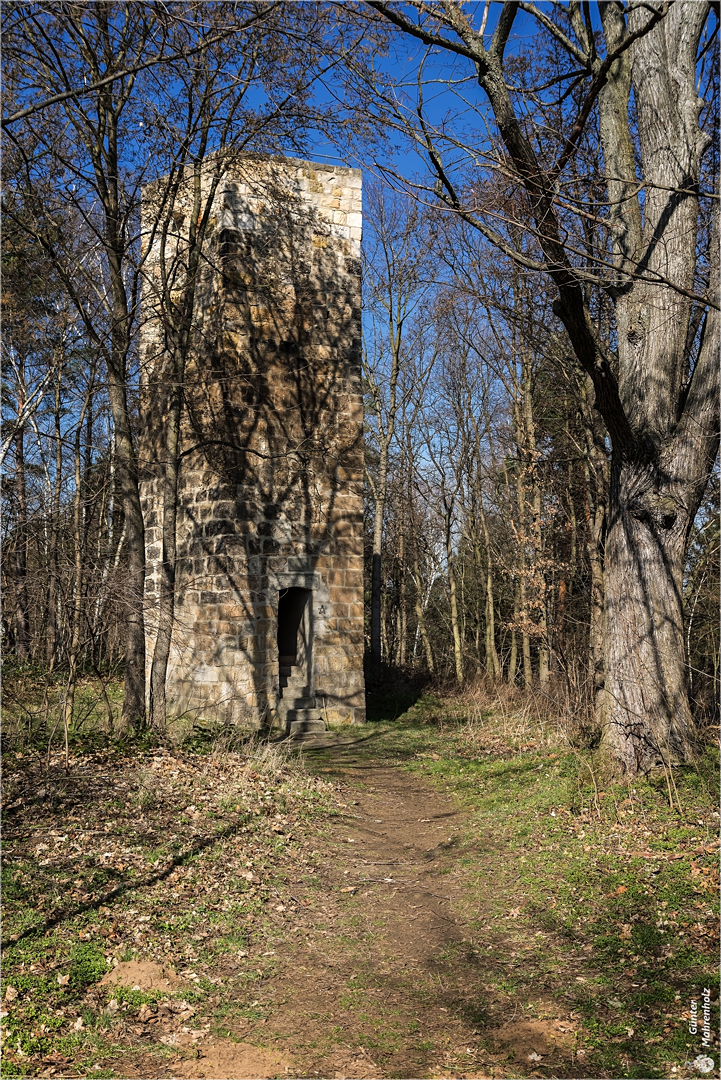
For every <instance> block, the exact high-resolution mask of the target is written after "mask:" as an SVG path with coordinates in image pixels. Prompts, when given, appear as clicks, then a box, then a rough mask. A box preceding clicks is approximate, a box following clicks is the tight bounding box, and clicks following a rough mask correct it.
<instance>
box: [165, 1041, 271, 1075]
mask: <svg viewBox="0 0 721 1080" xmlns="http://www.w3.org/2000/svg"><path fill="white" fill-rule="evenodd" d="M198 1054H199V1056H198V1058H197V1059H195V1060H191V1061H184V1062H183V1063H182V1064H181V1065H174V1066H173V1070H172V1073H171V1074H170V1075H171V1076H172V1077H173V1078H175V1077H179V1078H182V1080H265V1078H267V1077H276V1076H283V1075H285V1074H287V1073H288V1071H289V1069H290V1058H288V1057H287V1056H286V1055H285V1054H281V1053H279V1052H278V1051H276V1050H260V1049H258V1047H257V1046H249V1045H248V1044H247V1043H236V1042H232V1041H231V1040H230V1039H212V1040H209V1041H208V1042H207V1043H203V1044H202V1045H199V1046H198Z"/></svg>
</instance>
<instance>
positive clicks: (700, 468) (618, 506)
mask: <svg viewBox="0 0 721 1080" xmlns="http://www.w3.org/2000/svg"><path fill="white" fill-rule="evenodd" d="M604 7H605V5H604ZM610 7H611V6H610V5H609V8H610ZM602 14H603V15H604V29H605V31H606V35H607V39H608V41H609V44H614V43H615V42H616V41H619V40H621V39H622V38H623V35H624V33H625V32H626V31H625V29H624V27H623V25H622V21H621V22H619V20H618V18H617V15H618V13H617V12H614V11H610V10H609V11H603V12H602ZM706 16H707V5H706V4H691V3H676V4H673V5H672V6H671V9H670V11H669V13H668V14H667V16H666V17H665V18H664V19H663V21H662V22H661V23H660V24H658V25H657V26H656V27H655V28H654V29H653V30H652V31H651V33H649V34H648V35H646V37H643V38H641V39H640V40H639V41H638V42H637V43H636V44H635V45H634V47H633V52H632V57H631V63H630V65H628V64H626V65H619V66H618V70H617V71H616V72H615V73H614V75H615V78H614V79H612V80H610V81H609V85H608V87H607V88H606V89H605V90H604V94H603V96H602V99H601V108H600V116H601V134H602V139H603V145H604V153H605V155H606V158H607V163H608V164H607V167H608V168H609V171H610V173H611V175H612V176H615V177H618V178H620V180H617V181H614V182H613V183H611V184H609V194H610V195H611V196H612V198H613V197H614V196H615V197H616V198H618V200H619V203H618V205H617V206H616V208H615V209H614V211H613V215H614V217H615V219H616V220H615V221H614V224H615V225H616V238H617V239H616V247H615V257H616V265H617V267H618V270H619V271H620V274H619V279H618V288H617V290H616V293H615V297H614V299H615V309H616V322H617V332H618V354H619V360H618V367H619V394H620V399H621V403H622V405H623V409H624V412H625V416H626V417H627V419H628V421H629V423H630V426H631V429H632V432H633V436H634V438H633V440H632V441H631V440H629V439H628V438H627V439H625V440H619V439H614V446H613V456H612V465H611V486H610V496H609V523H608V534H607V539H606V552H605V620H604V621H605V678H606V694H605V697H606V701H605V717H604V719H605V734H604V741H605V745H606V747H607V748H608V750H609V752H610V755H611V759H612V761H613V763H614V765H615V766H616V767H618V768H620V769H621V770H622V771H627V772H629V773H631V774H633V773H636V772H639V771H646V770H647V769H648V768H650V767H652V766H653V765H654V764H655V763H657V762H659V761H662V760H665V761H667V762H668V761H669V760H674V759H676V760H678V759H681V760H683V759H686V758H688V757H689V755H690V752H691V746H690V743H691V737H692V731H693V726H692V716H691V708H690V704H689V696H688V685H687V669H686V657H685V648H684V632H683V572H684V563H685V554H686V545H687V540H688V535H689V531H690V528H691V525H692V523H693V519H694V516H695V514H696V511H697V509H698V506H699V504H700V500H701V497H702V495H703V490H704V488H705V486H706V482H707V478H708V475H709V472H710V469H711V467H712V464H713V459H714V457H715V454H716V449H717V445H718V443H717V430H718V365H717V358H716V355H715V353H716V350H717V347H718V346H717V341H718V311H717V309H716V308H711V309H710V310H709V312H708V315H707V319H706V323H705V326H704V337H703V341H702V344H701V348H700V352H699V355H698V359H697V363H696V367H695V370H694V371H693V372H692V374H691V376H690V380H689V381H688V383H687V388H686V390H684V382H686V380H687V379H689V376H688V367H689V360H690V357H689V346H690V344H691V343H690V342H689V340H688V338H689V332H688V331H689V323H690V319H691V314H692V312H691V302H690V300H689V299H688V296H687V294H688V293H689V292H692V291H693V288H694V279H695V267H696V239H697V235H698V221H699V207H698V197H697V195H696V190H697V184H698V178H699V175H700V164H701V155H702V154H703V152H704V149H705V148H706V146H707V144H708V137H707V136H706V135H705V134H703V133H702V132H701V131H700V130H699V127H698V117H699V113H700V109H701V106H702V102H701V101H700V99H699V98H698V94H697V91H696V85H695V77H696V49H697V45H698V40H699V36H700V33H701V29H702V27H703V24H704V22H705V19H706ZM639 25H641V22H640V21H639V13H638V12H634V13H632V15H631V16H630V18H629V28H630V29H631V30H633V29H634V28H636V27H637V26H639ZM631 86H632V87H633V90H634V94H635V98H636V106H637V110H638V118H639V121H638V132H639V143H640V150H641V158H642V163H643V171H644V178H645V179H646V181H647V182H648V185H649V186H648V188H647V193H646V199H645V203H644V219H643V222H642V221H641V217H640V212H639V208H638V204H637V203H636V202H635V199H634V200H629V199H628V198H627V193H628V184H629V183H630V182H632V181H633V182H635V179H636V172H635V163H634V161H633V157H632V154H631V153H630V141H629V139H628V135H627V132H628V126H627V124H628V122H627V120H626V122H625V126H624V123H623V122H622V121H621V117H622V113H623V112H624V111H625V112H626V115H627V110H628V102H629V92H630V88H631ZM620 181H626V183H625V184H624V183H621V182H620ZM714 231H715V236H714V238H713V240H712V250H711V263H712V266H711V273H710V280H709V295H710V296H711V298H712V299H713V300H714V301H716V302H717V301H718V216H716V224H715V230H714ZM661 237H662V238H663V242H659V240H660V238H661ZM639 260H641V262H642V264H644V268H645V269H646V271H647V273H648V275H649V276H651V277H653V276H658V278H660V279H661V280H662V281H663V282H669V283H670V286H671V287H669V285H666V284H657V283H656V282H654V281H648V280H646V281H638V280H635V281H633V283H631V282H629V280H628V278H627V276H626V274H627V273H628V272H629V271H631V270H635V269H636V266H637V265H638V261H639ZM712 357H713V359H712Z"/></svg>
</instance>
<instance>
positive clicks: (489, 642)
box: [479, 492, 501, 679]
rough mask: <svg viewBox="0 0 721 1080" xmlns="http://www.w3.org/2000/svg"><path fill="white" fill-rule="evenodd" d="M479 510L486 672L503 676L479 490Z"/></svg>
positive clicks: (494, 676)
mask: <svg viewBox="0 0 721 1080" xmlns="http://www.w3.org/2000/svg"><path fill="white" fill-rule="evenodd" d="M479 511H480V517H481V525H482V527H483V542H484V545H485V549H486V641H485V646H486V674H487V675H488V677H489V678H491V679H499V678H500V676H501V663H500V660H499V659H498V651H497V649H496V619H495V612H494V607H493V556H492V554H491V536H490V533H489V531H488V522H487V520H486V511H485V509H484V507H483V501H482V499H481V498H480V492H479Z"/></svg>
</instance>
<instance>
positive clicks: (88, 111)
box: [3, 2, 719, 773]
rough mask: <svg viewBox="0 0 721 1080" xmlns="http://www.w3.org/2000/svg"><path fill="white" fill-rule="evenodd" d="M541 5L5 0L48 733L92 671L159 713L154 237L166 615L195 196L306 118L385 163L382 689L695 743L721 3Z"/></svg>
mask: <svg viewBox="0 0 721 1080" xmlns="http://www.w3.org/2000/svg"><path fill="white" fill-rule="evenodd" d="M551 7H552V10H551V8H549V10H548V11H546V9H545V7H544V6H543V5H540V6H538V7H537V6H535V5H533V4H520V5H518V4H507V5H496V4H491V5H488V4H486V5H485V7H484V6H483V5H479V10H478V11H477V12H476V15H477V16H478V18H479V19H480V20H481V21H482V24H483V25H477V24H474V23H473V21H472V19H471V18H470V16H469V15H467V14H466V13H464V12H463V11H462V10H461V9H460V8H457V7H456V6H455V5H454V4H448V5H442V6H440V7H438V8H434V9H430V8H428V9H426V7H425V6H424V5H423V4H411V5H408V7H407V8H403V7H402V6H400V7H396V6H394V5H392V4H384V3H372V4H369V5H362V4H361V5H354V4H348V5H341V6H333V5H329V6H326V7H324V6H322V5H321V6H320V7H316V6H314V5H290V6H285V5H282V4H273V5H260V6H256V5H253V4H249V5H245V6H242V7H238V6H237V5H236V6H232V7H231V6H229V5H208V6H207V7H206V6H203V5H202V4H188V5H186V6H185V7H184V9H183V11H184V14H183V16H182V17H179V16H178V14H177V13H178V9H173V11H175V15H174V14H173V13H172V12H166V13H165V14H163V13H161V12H160V10H159V9H158V8H156V7H155V6H154V5H143V4H136V5H133V7H132V8H130V9H127V10H126V9H122V11H121V9H120V8H116V7H114V6H113V5H112V4H110V5H105V4H102V5H97V6H95V7H93V8H92V9H91V8H84V7H82V6H78V5H73V4H67V5H49V6H48V5H42V4H40V5H22V4H19V5H8V6H7V8H6V11H5V22H6V26H5V43H6V47H5V110H6V115H5V120H4V127H5V140H6V147H5V158H4V170H5V175H4V195H3V210H4V221H5V228H4V249H3V259H4V264H3V265H4V305H5V306H4V312H5V314H4V345H3V349H4V353H3V357H4V368H5V381H4V397H3V410H4V412H3V416H4V433H3V458H4V469H5V477H6V480H5V486H4V504H3V506H4V509H3V515H4V516H3V556H4V557H3V585H4V590H3V591H4V606H3V634H4V643H5V644H4V650H5V659H6V663H7V665H9V666H8V668H7V671H8V672H12V673H17V674H18V676H22V675H23V673H32V677H33V678H37V679H40V680H41V681H42V680H45V682H44V689H43V691H42V695H41V697H42V701H41V702H40V704H38V703H37V702H36V703H35V705H34V706H33V707H31V708H29V709H28V710H27V711H26V714H24V715H25V720H24V721H23V722H26V723H27V725H28V726H29V728H31V729H32V728H34V726H37V725H40V727H43V728H47V727H48V725H50V726H52V723H53V722H54V720H53V718H55V720H57V716H58V712H60V714H62V724H63V725H64V727H65V728H67V727H68V726H69V725H70V726H72V725H73V724H76V723H81V724H82V717H81V716H76V712H75V705H74V699H75V691H76V687H77V686H78V685H79V682H82V683H83V685H84V686H85V687H86V688H90V687H92V688H93V689H92V691H91V698H92V699H93V700H94V696H97V697H98V700H99V702H100V708H101V710H103V711H104V713H105V715H106V720H107V723H108V724H109V725H110V727H111V728H112V729H113V730H115V729H118V730H120V729H127V728H133V727H135V728H138V729H142V728H143V726H144V725H145V724H146V723H149V724H151V725H153V726H154V727H155V728H157V729H158V730H162V728H163V726H164V723H165V719H164V716H163V715H162V714H163V708H164V691H163V680H164V674H163V673H164V670H165V668H164V660H163V655H162V654H163V650H164V649H165V651H166V652H167V648H168V643H167V641H166V642H165V644H163V641H162V640H161V639H162V638H163V635H162V634H161V635H160V637H159V639H158V642H157V643H156V646H155V648H156V656H155V659H154V660H153V675H152V678H151V686H152V690H151V699H152V700H151V702H150V704H148V703H147V702H146V700H145V696H146V691H145V683H146V673H145V664H146V660H145V634H146V628H145V627H144V619H145V618H147V611H146V612H144V610H143V589H144V541H143V533H144V523H143V519H142V512H141V508H140V502H139V498H138V477H139V476H140V475H141V474H142V470H143V468H144V463H143V462H142V461H140V460H139V457H138V454H139V451H138V446H139V440H140V439H141V436H142V430H143V425H144V415H143V413H144V406H143V403H142V402H141V400H140V397H139V385H140V380H141V374H142V373H141V370H140V360H139V350H138V340H139V334H140V330H141V326H142V322H143V319H144V318H147V311H148V306H149V305H148V303H147V299H146V303H145V310H144V305H143V303H142V302H141V296H142V295H143V280H144V259H145V255H146V252H147V249H148V245H149V244H150V243H151V242H154V239H155V238H157V242H158V243H159V244H160V245H161V246H162V247H163V250H164V251H165V252H166V254H165V255H164V258H165V259H166V277H165V282H164V285H163V287H162V289H161V291H160V293H159V294H158V295H156V296H154V303H155V305H156V309H157V310H161V311H162V317H163V319H164V320H165V325H166V328H167V340H168V349H169V355H170V356H171V361H170V369H169V376H168V380H169V381H168V387H167V394H168V401H167V408H168V409H169V414H168V415H169V416H170V417H171V418H172V419H171V421H170V422H169V427H168V440H169V441H168V445H167V447H166V455H165V460H164V465H163V468H164V476H165V479H164V481H163V483H164V485H165V487H164V492H165V494H164V499H165V505H166V510H167V513H166V520H167V521H168V522H169V524H168V535H167V536H165V537H164V541H163V542H164V545H165V547H164V550H165V552H166V555H165V556H164V559H165V561H164V563H163V566H164V568H165V569H164V571H163V585H162V595H161V597H160V600H159V603H160V605H161V606H162V607H163V611H164V612H165V616H166V617H165V622H164V623H163V625H166V626H167V625H170V623H172V611H173V601H172V597H173V580H174V570H173V559H174V555H173V552H174V540H173V535H172V533H173V526H172V513H171V510H172V506H173V500H174V498H175V495H174V491H175V490H176V488H177V472H178V468H179V461H178V453H179V451H178V444H177V439H178V436H177V432H178V429H179V424H180V423H181V416H182V412H183V409H184V404H183V393H184V391H183V379H184V371H185V365H186V361H187V356H188V353H189V350H192V347H193V345H192V326H193V318H194V315H193V312H194V303H195V300H194V297H195V289H196V284H197V274H198V267H199V266H200V265H201V262H202V251H203V241H204V233H205V230H206V228H207V222H208V218H209V215H210V211H211V203H212V191H211V194H208V193H207V192H206V193H205V194H204V195H203V197H202V199H201V196H200V194H198V196H197V198H196V202H197V206H196V207H195V210H194V215H195V218H194V222H195V223H194V227H193V230H192V235H190V236H189V238H188V249H187V252H185V253H184V254H183V260H182V264H183V280H182V287H180V288H179V287H178V265H177V263H178V255H177V250H176V249H174V248H172V237H173V228H174V225H173V222H174V220H175V218H174V214H175V210H174V207H175V204H176V199H177V198H178V191H179V190H180V189H181V187H182V185H184V184H187V183H188V182H192V180H189V178H192V175H193V172H194V171H195V173H196V175H199V169H200V167H201V162H203V161H204V160H206V159H207V157H208V155H210V154H212V155H214V158H213V160H214V161H215V162H216V166H215V168H216V176H217V179H219V178H220V176H221V175H222V170H223V167H224V166H223V162H224V161H225V160H227V156H228V155H231V154H232V155H237V154H239V153H240V154H243V153H245V154H248V153H266V154H267V153H270V154H290V155H297V156H300V157H311V158H312V156H313V154H312V152H311V149H312V147H313V146H314V145H318V144H319V140H320V143H322V146H323V148H324V149H326V150H327V149H328V147H330V148H331V149H332V150H333V152H334V153H335V154H336V155H345V158H346V160H349V161H353V162H357V163H359V164H360V165H361V166H362V167H363V168H364V169H365V170H366V173H367V180H366V196H365V198H366V201H365V214H364V227H365V240H364V263H363V274H364V298H365V299H364V304H365V307H364V312H365V314H364V344H363V350H364V379H365V397H366V400H365V405H366V432H367V436H366V444H367V469H366V507H367V576H368V588H367V608H368V610H367V638H368V640H367V644H368V652H369V658H370V670H371V672H372V674H373V677H377V675H378V672H379V670H380V666H381V665H382V666H383V668H384V669H385V670H386V671H388V670H390V669H395V670H398V671H402V672H405V673H406V674H407V675H408V676H412V677H413V678H415V677H416V676H419V677H420V676H422V675H426V676H428V677H431V678H434V679H441V680H445V681H447V682H451V683H453V682H455V683H456V684H457V685H458V686H459V687H462V686H463V685H464V684H468V683H469V682H472V681H474V680H479V679H485V680H489V681H490V682H496V683H503V684H505V685H507V686H509V687H512V688H516V689H518V690H519V691H527V692H529V693H532V694H533V695H535V699H536V700H537V701H538V703H539V707H544V708H548V709H552V708H558V709H561V710H565V714H566V715H568V716H569V717H571V716H572V717H573V718H574V721H573V722H574V723H576V724H577V725H578V726H579V728H580V729H582V731H583V732H584V735H583V737H584V738H589V739H591V740H593V739H597V738H599V737H600V735H601V734H602V733H603V738H604V739H605V745H606V747H607V750H608V753H609V754H610V757H611V758H612V759H613V760H615V761H616V762H617V764H618V766H619V767H620V768H621V770H622V771H626V770H629V771H630V772H631V773H633V772H635V771H638V770H641V771H643V770H644V769H646V768H647V767H648V766H649V765H650V764H653V762H656V761H657V760H658V759H659V755H660V757H661V758H663V757H668V758H669V760H671V759H674V760H675V759H680V760H683V759H685V758H687V757H688V756H689V755H692V754H693V743H694V739H695V738H696V734H695V731H696V729H697V728H699V726H700V727H701V728H703V727H704V726H705V725H708V724H709V723H710V722H712V720H713V715H714V706H713V702H714V700H715V698H716V696H717V694H716V685H717V679H718V660H717V654H718V631H717V618H716V613H717V607H718V572H717V566H718V550H719V543H718V535H719V534H718V474H717V472H715V466H714V461H715V453H716V440H717V436H716V431H717V422H716V417H717V397H718V395H717V387H716V386H715V383H714V378H715V376H714V370H715V367H716V362H715V357H716V350H717V345H718V329H717V319H718V307H717V291H716V290H717V284H716V282H717V274H718V265H717V254H718V236H717V233H715V232H714V230H715V229H716V228H717V224H715V223H716V221H717V218H716V210H717V196H716V195H715V194H714V191H715V185H716V175H717V154H718V149H717V139H716V135H717V125H718V81H717V49H716V47H715V45H714V40H715V37H714V35H715V34H716V31H717V23H716V16H715V15H714V14H713V13H712V12H711V9H710V8H709V9H707V6H706V5H705V4H693V5H691V7H690V8H689V9H688V10H690V11H691V12H692V14H693V19H691V20H690V21H689V20H686V17H685V14H684V13H685V12H686V11H687V7H688V5H686V6H685V5H684V4H682V3H680V2H676V3H673V4H671V5H666V4H656V5H650V6H648V5H634V4H631V5H629V9H628V11H627V12H624V10H623V6H622V5H617V4H607V5H601V6H600V8H599V9H598V11H596V9H595V8H593V9H591V8H589V7H588V5H580V4H569V5H568V6H567V8H565V9H563V8H559V7H557V6H553V5H552V6H551ZM176 16H177V17H176ZM514 19H516V20H517V24H518V22H521V21H522V29H523V32H524V34H525V35H526V36H525V37H522V38H518V41H521V40H522V42H523V43H522V44H515V42H514V44H513V46H512V47H511V46H510V45H509V42H510V41H511V36H509V35H512V28H513V20H514ZM489 20H490V21H489ZM529 35H530V37H529ZM299 42H302V43H303V48H302V49H299V48H297V45H298V43H299ZM531 43H532V45H531ZM659 49H660V50H661V51H660V52H659ZM647 53H648V56H652V57H653V58H654V62H653V63H651V61H650V60H648V58H647ZM664 65H666V66H664ZM401 66H404V70H406V71H410V70H413V71H414V74H413V77H412V79H410V80H409V78H406V77H404V78H403V79H402V80H400V81H399V79H398V78H396V72H397V71H399V70H400V69H401ZM679 73H681V74H679ZM672 78H674V79H676V78H678V79H680V80H681V82H682V83H683V94H685V95H686V98H687V100H686V98H684V99H683V100H684V101H686V104H684V105H683V108H682V107H681V106H680V105H679V106H678V108H676V106H675V105H673V103H672V101H671V98H670V97H669V94H670V91H669V89H668V87H669V85H670V80H671V79H672ZM684 80H685V82H684ZM679 85H681V83H679ZM439 87H440V88H441V89H439ZM680 93H681V91H679V94H680ZM644 95H646V96H645V97H644ZM330 99H333V100H334V101H335V104H334V105H331V104H329V101H330ZM679 100H680V99H679ZM671 117H672V119H671ZM672 120H673V122H672ZM674 125H675V126H674ZM682 151H683V152H682ZM684 155H685V156H684ZM336 160H341V158H340V157H337V158H336ZM161 177H162V178H163V180H162V185H163V189H162V194H161V196H160V197H159V199H158V200H157V207H156V211H155V217H154V219H153V221H152V222H150V224H149V225H146V226H145V228H146V229H148V230H149V231H150V233H151V234H152V235H151V236H150V238H149V237H148V236H147V235H146V236H145V238H143V234H142V229H141V223H140V207H141V195H142V191H143V188H144V186H145V185H147V184H149V183H150V182H153V181H158V180H159V178H161ZM216 183H217V180H216ZM198 191H199V189H198ZM203 200H205V201H203ZM671 238H672V239H671ZM173 260H175V262H173ZM173 432H175V435H174V434H173ZM161 621H162V620H161ZM165 662H167V661H165ZM118 679H122V680H123V685H124V691H123V694H122V695H121V696H122V707H121V710H120V713H119V712H118V702H119V700H120V699H118V696H117V693H116V692H115V691H116V689H117V681H118ZM6 690H7V694H8V695H9V697H8V701H11V700H12V699H13V697H14V694H15V690H14V682H13V680H12V678H11V679H10V680H9V681H8V682H7V683H6ZM111 691H112V692H111ZM89 700H90V699H89ZM92 707H93V708H95V705H93V706H92ZM148 708H149V710H150V711H149V712H147V711H146V710H147V709H148Z"/></svg>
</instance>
